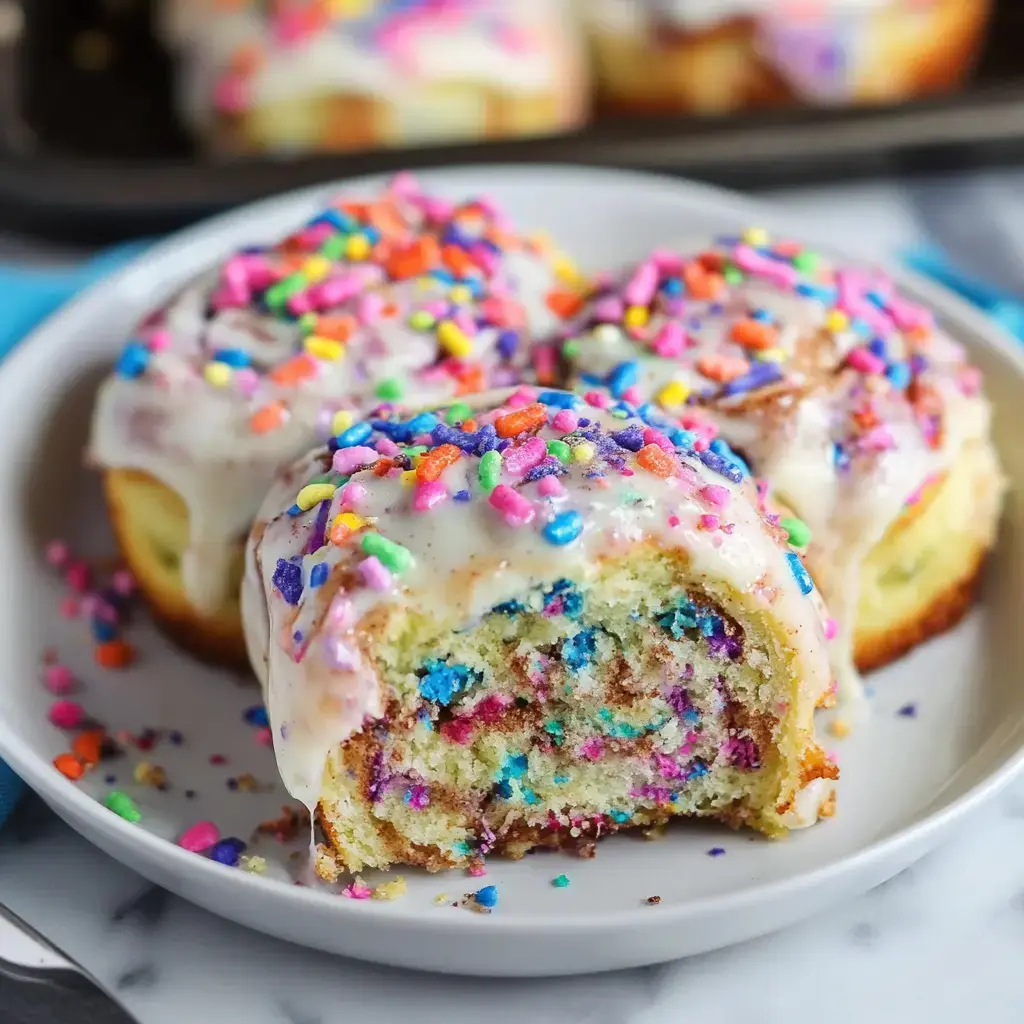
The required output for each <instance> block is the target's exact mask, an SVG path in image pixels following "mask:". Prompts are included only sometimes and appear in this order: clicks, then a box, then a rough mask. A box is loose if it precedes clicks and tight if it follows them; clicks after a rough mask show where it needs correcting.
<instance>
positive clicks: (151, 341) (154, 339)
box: [146, 328, 171, 352]
mask: <svg viewBox="0 0 1024 1024" xmlns="http://www.w3.org/2000/svg"><path fill="white" fill-rule="evenodd" d="M170 346H171V332H170V331H168V330H165V329H163V328H160V329H159V330H156V331H151V332H150V334H149V337H148V338H146V347H147V348H148V349H149V351H150V352H163V351H165V350H166V349H168V348H170Z"/></svg>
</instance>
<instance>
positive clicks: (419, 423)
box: [404, 412, 437, 437]
mask: <svg viewBox="0 0 1024 1024" xmlns="http://www.w3.org/2000/svg"><path fill="white" fill-rule="evenodd" d="M404 426H405V429H406V430H408V431H409V437H413V436H415V435H416V434H429V433H430V431H431V430H433V429H434V427H436V426H437V417H436V416H435V415H433V413H429V412H421V413H420V414H419V416H413V418H412V419H411V420H406V422H405V424H404Z"/></svg>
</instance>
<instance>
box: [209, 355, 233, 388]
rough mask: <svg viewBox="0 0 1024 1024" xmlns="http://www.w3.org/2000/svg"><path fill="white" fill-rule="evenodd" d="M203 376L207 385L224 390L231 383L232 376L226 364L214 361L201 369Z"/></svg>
mask: <svg viewBox="0 0 1024 1024" xmlns="http://www.w3.org/2000/svg"><path fill="white" fill-rule="evenodd" d="M203 376H204V377H205V378H206V383H207V384H212V385H213V386H214V387H215V388H226V387H227V386H228V385H229V384H230V383H231V377H232V376H233V374H232V372H231V367H230V366H228V364H227V363H222V362H220V361H219V360H216V359H215V360H213V362H210V363H207V364H206V366H204V367H203Z"/></svg>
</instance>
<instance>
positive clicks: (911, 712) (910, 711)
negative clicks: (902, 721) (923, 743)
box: [896, 704, 917, 718]
mask: <svg viewBox="0 0 1024 1024" xmlns="http://www.w3.org/2000/svg"><path fill="white" fill-rule="evenodd" d="M896 714H898V715H899V716H900V717H901V718H916V717H917V705H916V704H904V705H903V707H901V708H900V709H899V711H897V712H896Z"/></svg>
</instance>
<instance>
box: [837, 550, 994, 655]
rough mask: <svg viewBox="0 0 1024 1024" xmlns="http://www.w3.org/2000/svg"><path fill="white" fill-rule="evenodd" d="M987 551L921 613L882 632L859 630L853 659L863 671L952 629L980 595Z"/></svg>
mask: <svg viewBox="0 0 1024 1024" xmlns="http://www.w3.org/2000/svg"><path fill="white" fill-rule="evenodd" d="M987 555H988V552H987V550H979V551H977V552H976V553H975V557H974V559H973V560H972V562H971V563H970V568H969V571H968V572H967V573H966V574H965V575H964V576H963V577H961V578H960V579H959V580H954V581H953V582H952V583H951V584H950V585H949V586H948V587H946V589H945V590H943V591H942V592H941V593H939V594H936V595H935V597H934V599H933V600H932V602H931V604H930V605H929V606H928V608H927V609H926V610H925V612H924V613H923V614H922V615H919V616H918V617H917V618H916V619H914V620H913V621H912V622H907V623H903V624H901V625H899V626H898V627H896V628H894V629H891V630H888V631H887V632H885V633H882V634H872V635H870V636H865V635H863V634H860V633H858V634H857V637H856V641H855V644H854V660H855V662H856V665H857V668H858V669H859V670H860V671H861V672H871V671H873V670H875V669H878V668H882V667H884V666H885V665H888V664H889V663H890V662H893V661H896V659H897V658H901V657H903V655H904V654H906V653H907V652H908V651H910V650H911V649H912V648H914V647H916V646H917V645H918V644H920V643H924V641H925V640H928V639H930V638H931V637H933V636H938V635H939V634H941V633H945V632H946V630H948V629H952V628H953V627H954V626H955V625H956V624H957V623H958V622H959V621H960V620H961V619H962V618H963V617H964V616H965V615H966V614H967V613H968V612H969V611H970V610H971V606H972V605H973V604H974V599H975V597H976V595H977V590H978V584H979V582H980V579H981V571H982V569H983V568H984V564H985V558H986V556H987Z"/></svg>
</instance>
